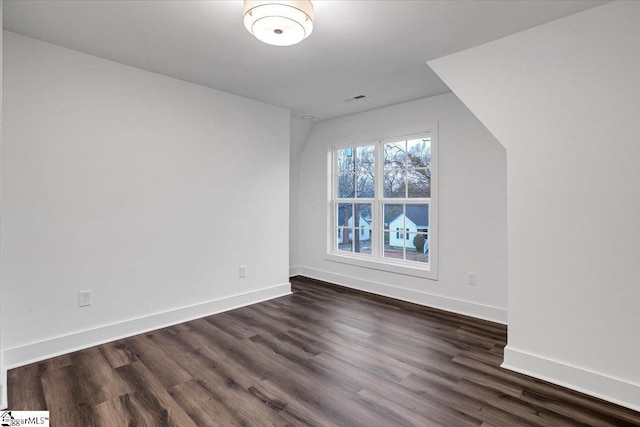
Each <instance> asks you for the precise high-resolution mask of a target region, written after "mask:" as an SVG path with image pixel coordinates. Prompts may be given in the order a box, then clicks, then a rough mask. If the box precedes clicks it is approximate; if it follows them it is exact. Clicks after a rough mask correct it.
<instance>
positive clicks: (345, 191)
mask: <svg viewBox="0 0 640 427" xmlns="http://www.w3.org/2000/svg"><path fill="white" fill-rule="evenodd" d="M355 195H356V192H355V182H354V179H353V175H339V176H338V198H347V197H355Z"/></svg>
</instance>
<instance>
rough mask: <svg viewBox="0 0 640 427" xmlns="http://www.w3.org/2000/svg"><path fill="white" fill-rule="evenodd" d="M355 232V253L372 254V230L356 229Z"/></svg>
mask: <svg viewBox="0 0 640 427" xmlns="http://www.w3.org/2000/svg"><path fill="white" fill-rule="evenodd" d="M354 232H355V233H354V237H353V247H354V252H357V253H361V254H371V239H372V235H371V228H369V227H367V228H356V229H354Z"/></svg>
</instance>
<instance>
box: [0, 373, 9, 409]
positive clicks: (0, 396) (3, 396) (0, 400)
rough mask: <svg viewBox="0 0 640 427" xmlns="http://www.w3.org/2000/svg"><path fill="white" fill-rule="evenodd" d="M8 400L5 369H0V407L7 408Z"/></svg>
mask: <svg viewBox="0 0 640 427" xmlns="http://www.w3.org/2000/svg"><path fill="white" fill-rule="evenodd" d="M8 405H9V401H8V398H7V370H6V369H2V370H0V409H7V406H8Z"/></svg>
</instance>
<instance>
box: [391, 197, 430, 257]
mask: <svg viewBox="0 0 640 427" xmlns="http://www.w3.org/2000/svg"><path fill="white" fill-rule="evenodd" d="M416 208H417V206H407V207H406V215H405V214H404V213H401V214H400V215H398V216H397V217H395V218H394V219H393V220H391V222H389V245H390V246H392V247H397V248H401V247H403V246H405V247H406V248H407V249H415V246H414V245H413V238H414V237H415V236H416V233H418V232H420V233H428V232H429V211H428V210H425V209H423V208H417V209H416ZM427 236H428V234H427ZM427 236H425V237H427ZM427 242H428V238H427ZM428 250H429V245H428V243H427V244H426V245H425V247H424V252H425V253H426V252H427V251H428Z"/></svg>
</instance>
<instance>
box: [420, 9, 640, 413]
mask: <svg viewBox="0 0 640 427" xmlns="http://www.w3.org/2000/svg"><path fill="white" fill-rule="evenodd" d="M639 41H640V3H638V2H613V3H609V4H606V5H604V6H600V7H597V8H594V9H591V10H588V11H586V12H582V13H579V14H576V15H573V16H570V17H567V18H564V19H561V20H558V21H555V22H552V23H549V24H547V25H543V26H540V27H537V28H534V29H531V30H529V31H525V32H522V33H519V34H516V35H513V36H511V37H507V38H505V39H501V40H498V41H495V42H492V43H489V44H486V45H483V46H480V47H477V48H474V49H471V50H468V51H465V52H461V53H458V54H454V55H452V56H449V57H445V58H441V59H438V60H435V61H431V62H430V63H429V65H431V67H432V68H433V69H434V70H435V71H436V72H437V73H438V74H439V75H440V77H441V78H442V79H443V80H444V81H445V82H446V83H447V84H448V85H449V86H450V87H451V89H452V90H453V91H454V92H455V93H456V94H457V95H458V96H459V97H460V98H461V99H462V100H463V101H464V102H465V104H466V105H467V106H468V107H469V108H470V109H471V111H473V113H474V114H475V115H476V116H477V117H478V118H479V119H480V120H481V121H482V122H483V123H484V124H485V125H486V126H487V128H488V129H489V130H490V131H491V132H492V133H493V134H494V135H495V136H496V137H497V138H498V140H499V141H500V142H502V143H503V144H504V145H505V146H506V147H507V154H508V155H507V158H508V167H507V169H508V188H509V193H508V222H509V337H508V339H509V344H508V346H507V349H506V353H505V367H508V368H511V369H514V370H517V371H520V372H524V373H527V374H529V375H533V376H536V377H539V378H543V379H547V380H549V381H552V382H555V383H558V384H562V385H565V386H568V387H571V388H574V389H577V390H581V391H583V392H586V393H589V394H592V395H595V396H598V397H601V398H604V399H607V400H610V401H613V402H617V403H620V404H622V405H625V406H628V407H631V408H634V409H636V410H640V333H638V327H639V326H640V307H639V305H638V304H639V302H640V281H639V275H638V261H639V260H640V190H639V188H638V183H639V182H640V144H639V143H638V135H640V121H639V120H638V114H639V112H640V84H639V83H638V82H639V80H638V78H639V77H638V76H640V55H639V54H638V52H639V51H638V42H639Z"/></svg>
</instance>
